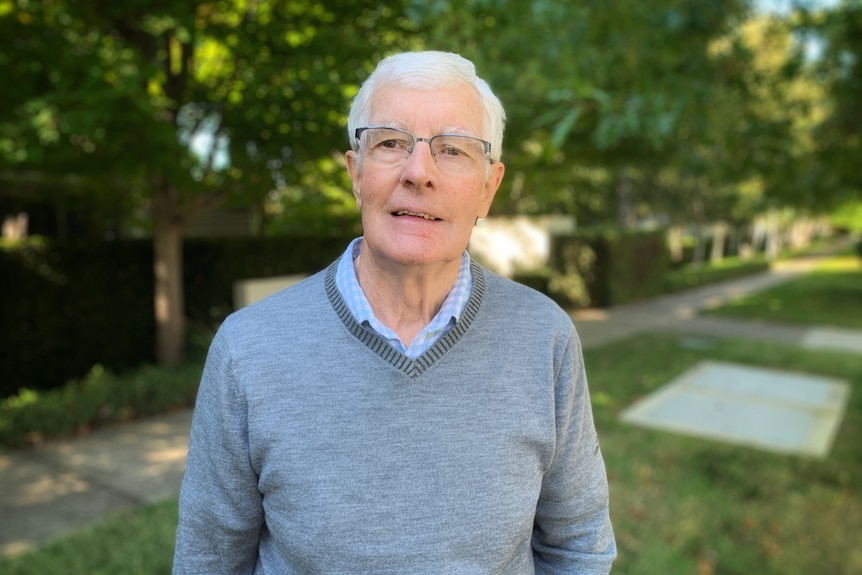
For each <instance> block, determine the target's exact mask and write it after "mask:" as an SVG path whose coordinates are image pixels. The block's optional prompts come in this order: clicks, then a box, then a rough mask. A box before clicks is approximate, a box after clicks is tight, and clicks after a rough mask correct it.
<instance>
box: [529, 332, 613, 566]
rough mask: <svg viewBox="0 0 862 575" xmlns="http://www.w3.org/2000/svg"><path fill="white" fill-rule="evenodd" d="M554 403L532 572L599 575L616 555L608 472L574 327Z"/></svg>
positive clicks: (559, 375) (534, 538)
mask: <svg viewBox="0 0 862 575" xmlns="http://www.w3.org/2000/svg"><path fill="white" fill-rule="evenodd" d="M555 402H556V414H555V417H556V434H557V441H556V447H555V452H554V458H553V461H552V463H551V467H550V469H549V470H548V471H547V473H546V475H545V477H544V480H543V483H542V491H541V494H540V496H539V501H538V504H537V508H536V519H535V526H534V529H533V542H532V545H533V554H534V561H535V566H536V573H538V574H563V573H566V574H573V573H577V574H583V575H600V574H602V575H604V574H607V573H609V572H610V569H611V564H612V563H613V560H614V558H615V557H616V543H615V540H614V534H613V529H612V527H611V521H610V515H609V507H608V499H609V495H608V482H607V476H606V473H605V466H604V461H603V459H602V454H601V450H600V449H599V443H598V437H597V434H596V430H595V426H594V423H593V414H592V407H591V404H590V398H589V391H588V388H587V379H586V373H585V369H584V362H583V357H582V352H581V346H580V341H579V340H578V337H577V334H576V333H575V331H574V329H573V330H572V333H571V336H570V338H569V341H568V342H567V345H566V348H565V352H564V353H563V355H562V361H561V362H560V364H559V369H558V372H557V377H556V382H555Z"/></svg>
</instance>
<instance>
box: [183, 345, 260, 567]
mask: <svg viewBox="0 0 862 575" xmlns="http://www.w3.org/2000/svg"><path fill="white" fill-rule="evenodd" d="M233 367H234V366H233V361H232V359H231V356H230V349H229V347H228V344H227V338H226V337H225V336H224V332H223V331H221V332H219V334H217V335H216V338H215V340H214V341H213V344H212V346H211V347H210V352H209V355H208V357H207V362H206V366H205V367H204V373H203V377H202V379H201V386H200V390H199V391H198V398H197V403H196V405H195V412H194V416H193V418H192V430H191V437H190V441H189V455H188V462H187V466H186V472H185V476H184V477H183V483H182V488H181V490H180V515H179V524H178V527H177V544H176V550H175V553H174V567H173V573H174V575H187V574H203V573H207V574H219V573H224V574H228V573H230V574H232V575H239V574H251V573H252V572H253V571H254V568H255V564H256V563H257V558H258V542H259V538H260V532H261V528H262V526H263V508H262V499H261V495H260V492H259V490H258V487H257V474H256V473H255V471H254V469H253V468H252V465H251V462H250V456H249V439H248V410H247V403H246V401H245V398H244V397H243V395H242V394H241V393H240V391H239V386H238V385H237V381H236V376H235V373H234V369H233Z"/></svg>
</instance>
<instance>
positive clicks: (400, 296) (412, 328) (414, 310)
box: [354, 249, 461, 346]
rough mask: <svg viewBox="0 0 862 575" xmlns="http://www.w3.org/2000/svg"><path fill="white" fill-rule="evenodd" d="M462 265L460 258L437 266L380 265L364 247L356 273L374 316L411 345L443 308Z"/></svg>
mask: <svg viewBox="0 0 862 575" xmlns="http://www.w3.org/2000/svg"><path fill="white" fill-rule="evenodd" d="M460 265H461V260H460V259H458V260H456V261H454V262H445V263H444V264H441V265H439V266H433V267H430V266H426V265H416V266H402V265H398V264H393V265H391V266H386V265H379V263H378V262H377V261H376V260H375V259H374V256H373V254H370V253H368V252H367V251H366V250H364V249H363V251H362V253H361V254H360V256H359V257H358V258H356V260H354V269H355V270H356V277H357V279H358V280H359V285H360V286H362V291H363V292H364V293H365V297H366V298H367V299H368V303H369V304H370V305H371V309H372V311H373V312H374V316H375V317H376V318H377V319H378V320H379V321H380V322H381V323H383V325H385V326H386V327H388V328H389V329H391V330H393V331H394V332H395V333H396V334H398V337H399V338H400V339H401V341H402V342H403V343H404V345H408V346H409V345H410V343H411V342H412V341H413V340H414V339H415V337H416V336H417V335H418V334H419V332H421V331H422V330H423V329H424V328H425V326H427V325H428V324H429V323H431V320H432V319H434V316H435V315H437V312H439V311H440V307H441V306H442V305H443V302H444V301H445V300H446V296H447V295H449V292H450V291H451V290H452V286H454V285H455V282H456V281H457V279H458V270H459V268H460Z"/></svg>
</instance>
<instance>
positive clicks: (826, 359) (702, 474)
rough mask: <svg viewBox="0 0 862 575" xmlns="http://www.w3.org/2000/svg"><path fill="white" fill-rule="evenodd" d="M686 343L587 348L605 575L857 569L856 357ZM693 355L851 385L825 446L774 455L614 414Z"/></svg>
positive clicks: (860, 370)
mask: <svg viewBox="0 0 862 575" xmlns="http://www.w3.org/2000/svg"><path fill="white" fill-rule="evenodd" d="M686 341H687V340H686V338H680V339H674V338H671V337H656V336H654V335H649V336H642V337H639V338H635V339H631V340H628V341H625V342H620V343H616V344H612V345H608V346H605V347H602V348H598V349H593V350H588V351H587V352H586V354H587V355H586V360H587V369H588V373H589V374H590V386H591V389H592V394H593V398H594V411H595V415H596V424H597V426H598V428H599V433H600V436H601V440H602V451H603V453H604V455H605V459H606V462H607V467H608V474H609V478H610V483H611V490H612V501H611V510H612V517H613V520H614V525H615V530H616V533H617V537H618V544H619V547H620V558H619V560H618V562H617V564H616V566H615V568H614V570H613V573H614V574H615V575H621V574H642V573H661V574H662V575H673V574H680V575H682V574H692V573H693V574H700V573H706V574H719V573H724V574H728V575H729V574H736V573H739V574H742V573H745V574H748V573H757V574H758V575H796V574H799V575H802V574H810V573H862V554H860V552H859V550H858V534H859V533H862V499H860V496H859V494H860V493H862V448H860V446H859V444H858V441H857V439H856V438H858V437H859V434H860V433H862V394H860V390H862V358H860V356H858V355H850V354H840V353H834V352H809V351H800V350H799V349H797V348H794V347H785V346H781V345H777V344H769V343H765V342H751V341H719V340H703V341H701V342H699V343H700V345H698V346H696V347H694V348H692V347H691V346H689V345H686V344H685V342H686ZM704 341H705V342H708V345H706V347H704V345H703V343H704ZM701 359H714V360H722V361H734V362H740V363H745V364H751V365H760V366H767V367H774V368H778V369H785V370H787V369H789V370H798V371H804V372H809V373H814V374H820V375H828V376H834V377H839V378H842V379H845V380H847V381H849V382H850V383H851V384H852V386H853V388H854V391H853V393H852V394H851V398H850V403H849V405H848V408H847V413H846V414H845V418H844V422H843V425H842V427H841V429H840V431H839V433H838V436H837V438H836V442H835V445H834V446H833V450H832V453H831V454H830V455H829V456H828V457H827V458H825V459H822V460H820V459H811V458H803V457H797V456H788V455H778V454H772V453H768V452H763V451H759V450H755V449H749V448H744V447H737V446H732V445H725V444H721V443H717V442H710V441H706V440H701V439H695V438H689V437H683V436H678V435H674V434H671V433H666V432H661V431H651V430H644V429H639V428H634V427H632V426H629V425H625V424H623V423H622V422H620V421H619V419H618V415H619V412H620V410H621V409H623V408H624V407H626V406H628V405H630V404H631V403H632V402H634V401H635V400H636V399H638V398H639V397H642V396H643V395H645V394H647V393H649V392H651V391H653V390H655V389H657V388H658V387H660V386H662V385H664V384H666V383H667V382H669V381H670V380H671V379H673V377H675V376H676V375H678V374H680V373H682V372H683V371H685V370H686V369H688V368H689V367H691V366H693V365H694V364H695V363H696V362H697V361H699V360H701Z"/></svg>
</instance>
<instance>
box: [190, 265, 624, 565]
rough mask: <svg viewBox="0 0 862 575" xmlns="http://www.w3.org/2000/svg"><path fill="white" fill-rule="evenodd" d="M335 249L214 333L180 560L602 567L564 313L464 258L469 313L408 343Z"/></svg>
mask: <svg viewBox="0 0 862 575" xmlns="http://www.w3.org/2000/svg"><path fill="white" fill-rule="evenodd" d="M336 265H337V262H336V263H333V264H332V265H331V266H329V267H328V268H327V269H326V270H324V271H322V272H320V273H318V274H316V275H314V276H312V277H311V278H309V279H307V280H305V281H304V282H302V283H300V284H298V285H296V286H293V287H291V288H288V289H287V290H284V291H282V292H279V293H278V294H275V295H274V296H271V297H269V298H267V299H265V300H262V301H261V302H258V303H257V304H254V305H252V306H249V307H247V308H243V309H242V310H240V311H238V312H236V313H234V314H232V315H231V316H229V317H228V318H227V320H226V321H225V322H224V324H223V325H222V326H221V327H220V329H219V331H218V332H217V334H216V336H215V338H214V340H213V343H212V345H211V347H210V351H209V355H208V357H207V362H206V366H205V368H204V374H203V377H202V380H201V386H200V390H199V394H198V400H197V404H196V407H195V413H194V418H193V423H192V432H191V438H190V445H189V458H188V464H187V469H186V474H185V477H184V479H183V484H182V491H181V497H180V521H179V526H178V531H177V547H176V552H175V563H174V573H176V574H185V573H231V574H241V573H249V574H252V573H253V574H275V573H279V574H293V573H332V574H335V573H339V574H346V573H380V574H384V573H385V574H393V575H395V574H398V575H405V574H411V573H417V574H418V573H428V574H432V573H433V574H442V573H446V574H462V573H463V574H474V573H475V574H479V573H482V574H532V573H560V574H562V573H579V574H605V573H608V572H609V571H610V567H611V563H612V561H613V558H614V556H615V554H616V547H615V543H614V537H613V531H612V528H611V524H610V519H609V514H608V486H607V479H606V476H605V468H604V462H603V460H602V456H601V450H600V449H599V444H598V438H597V435H596V431H595V428H594V424H593V418H592V411H591V407H590V401H589V393H588V389H587V380H586V374H585V371H584V364H583V359H582V355H581V348H580V342H579V340H578V337H577V333H576V331H575V329H574V326H573V324H572V321H571V319H570V318H569V317H568V315H567V314H566V313H565V312H563V310H561V309H560V308H559V307H558V306H557V305H556V304H554V303H553V302H552V301H551V300H550V299H548V298H547V297H545V296H544V295H542V294H539V293H538V292H536V291H534V290H531V289H529V288H527V287H525V286H522V285H520V284H516V283H515V282H512V281H510V280H507V279H505V278H502V277H500V276H497V275H496V274H493V273H492V272H490V271H488V270H486V269H484V268H482V267H481V266H479V265H477V264H476V263H471V266H472V272H473V290H472V293H471V295H470V298H469V300H468V302H467V305H466V306H465V309H464V313H463V314H462V316H461V318H460V319H459V321H458V322H457V323H456V324H455V326H453V327H452V329H451V330H449V332H447V333H446V334H445V335H444V336H443V337H442V338H441V339H440V340H438V341H437V342H436V343H435V344H434V345H433V346H431V347H430V348H429V349H428V350H427V351H426V352H425V353H424V354H422V355H421V356H419V357H418V358H416V359H411V358H409V357H407V356H405V355H403V354H402V353H400V352H398V351H397V350H396V349H394V348H393V347H392V346H390V345H389V344H388V343H387V342H386V341H385V340H384V339H383V338H381V337H380V336H379V335H378V334H376V333H375V332H374V331H373V330H371V329H369V328H368V327H365V326H363V325H361V324H359V323H358V322H357V321H356V320H355V318H353V316H352V315H351V313H350V311H349V309H348V308H347V306H346V305H345V303H344V301H343V299H342V298H341V296H340V294H339V291H338V289H337V287H336V285H335V280H334V275H335V269H336Z"/></svg>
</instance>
